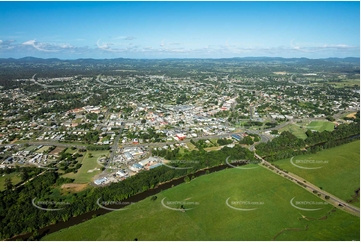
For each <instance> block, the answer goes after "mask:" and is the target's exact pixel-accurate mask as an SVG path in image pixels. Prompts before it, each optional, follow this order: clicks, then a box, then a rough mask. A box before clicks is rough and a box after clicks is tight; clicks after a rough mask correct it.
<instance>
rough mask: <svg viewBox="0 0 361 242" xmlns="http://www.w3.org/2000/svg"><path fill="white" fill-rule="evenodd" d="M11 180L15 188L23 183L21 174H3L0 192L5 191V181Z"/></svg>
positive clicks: (0, 179)
mask: <svg viewBox="0 0 361 242" xmlns="http://www.w3.org/2000/svg"><path fill="white" fill-rule="evenodd" d="M8 178H10V179H11V183H12V184H13V186H16V185H17V184H18V183H20V182H21V177H20V173H19V172H13V173H10V174H2V175H0V191H3V190H5V180H6V179H8Z"/></svg>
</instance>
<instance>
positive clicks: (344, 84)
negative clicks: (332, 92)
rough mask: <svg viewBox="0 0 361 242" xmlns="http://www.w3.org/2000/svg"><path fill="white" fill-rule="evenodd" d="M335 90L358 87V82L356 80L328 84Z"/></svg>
mask: <svg viewBox="0 0 361 242" xmlns="http://www.w3.org/2000/svg"><path fill="white" fill-rule="evenodd" d="M329 84H331V85H333V86H334V87H335V88H342V87H349V86H355V85H356V86H360V80H358V79H346V80H343V81H341V82H329Z"/></svg>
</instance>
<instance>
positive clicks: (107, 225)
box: [43, 164, 360, 241]
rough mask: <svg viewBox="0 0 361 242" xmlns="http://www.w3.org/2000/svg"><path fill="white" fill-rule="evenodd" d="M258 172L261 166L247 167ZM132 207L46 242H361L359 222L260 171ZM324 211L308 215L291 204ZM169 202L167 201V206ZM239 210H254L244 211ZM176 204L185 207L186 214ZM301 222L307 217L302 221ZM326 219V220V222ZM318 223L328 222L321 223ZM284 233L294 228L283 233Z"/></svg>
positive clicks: (199, 183) (227, 173)
mask: <svg viewBox="0 0 361 242" xmlns="http://www.w3.org/2000/svg"><path fill="white" fill-rule="evenodd" d="M248 166H257V165H253V164H252V165H248ZM157 197H158V198H157V200H155V201H151V200H150V198H147V199H145V200H143V201H140V202H138V203H136V204H132V205H130V206H129V207H128V209H127V210H121V211H114V212H111V213H109V214H106V215H103V216H99V217H97V218H94V219H91V220H89V221H86V222H84V223H82V224H79V225H75V226H73V227H70V228H67V229H64V230H61V231H59V232H56V233H53V234H50V235H48V236H45V237H44V238H43V240H135V239H138V240H246V241H247V240H273V239H275V240H359V237H360V229H359V228H360V219H359V218H358V217H355V216H352V215H350V214H348V213H345V212H343V211H341V210H338V209H335V212H331V210H332V209H333V207H332V206H331V205H329V204H324V202H323V201H322V200H320V199H319V198H318V197H317V196H315V195H313V194H312V193H310V192H307V191H306V190H304V189H303V188H301V187H299V186H298V185H296V184H294V183H292V182H291V181H289V180H287V179H285V178H283V177H281V176H279V175H277V174H275V173H273V172H270V171H269V170H267V169H265V168H263V167H260V166H259V167H258V168H256V169H248V170H242V169H236V168H234V169H227V170H223V171H219V172H216V173H212V174H209V175H205V176H202V177H198V178H196V179H194V180H192V181H191V182H190V183H187V184H181V185H179V186H176V187H174V188H172V189H168V190H166V191H163V192H161V193H159V194H157ZM292 198H294V201H293V204H295V205H296V204H298V203H300V202H301V203H302V202H317V203H319V204H318V205H314V204H313V205H297V206H299V207H302V208H314V209H316V208H320V210H317V211H303V210H299V209H296V208H295V207H293V206H292V205H291V204H290V201H291V200H292ZM163 199H164V200H163ZM227 199H229V200H228V205H231V206H232V207H233V208H238V209H254V208H255V210H252V211H240V210H236V209H233V208H231V207H229V206H228V205H227V204H226V201H227ZM162 201H163V202H164V204H165V205H166V206H168V207H171V208H179V207H180V205H179V204H178V205H176V203H177V202H183V203H186V204H185V205H184V207H185V209H191V210H187V211H185V212H181V211H174V210H170V209H168V208H166V207H164V206H163V205H162ZM302 216H306V217H305V218H302ZM325 216H327V217H325ZM319 218H323V219H321V220H319ZM285 228H292V229H295V230H289V231H286V232H284V233H281V234H280V232H282V230H283V229H285Z"/></svg>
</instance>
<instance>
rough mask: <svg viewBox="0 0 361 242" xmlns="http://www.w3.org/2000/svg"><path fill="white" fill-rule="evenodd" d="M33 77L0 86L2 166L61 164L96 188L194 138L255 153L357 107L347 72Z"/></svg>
mask: <svg viewBox="0 0 361 242" xmlns="http://www.w3.org/2000/svg"><path fill="white" fill-rule="evenodd" d="M117 71H118V70H117ZM38 76H39V75H38V74H33V75H32V76H30V77H29V78H28V79H26V78H22V79H15V80H14V82H16V84H17V87H16V88H11V89H5V88H3V89H1V92H0V98H1V100H2V102H1V103H0V106H1V117H2V118H1V127H0V144H1V152H0V156H1V158H2V161H1V165H0V167H1V168H5V167H8V168H11V167H15V166H26V165H32V166H37V167H39V168H42V169H58V171H59V172H61V174H64V176H65V177H69V178H75V181H76V182H79V183H84V182H91V183H92V184H93V185H105V184H108V183H111V182H120V181H122V180H124V179H126V178H128V177H130V176H133V175H135V174H137V173H138V172H139V171H141V170H149V169H153V168H155V167H157V166H159V165H162V164H166V163H167V162H169V159H167V158H169V157H166V155H164V154H165V153H164V152H165V151H169V152H171V151H174V149H180V150H181V151H182V152H184V151H186V152H187V151H192V150H193V149H197V147H196V146H195V145H194V143H195V142H198V141H199V140H204V141H205V146H204V147H205V148H206V150H208V151H210V150H216V149H220V148H222V146H223V145H224V144H223V145H220V143H222V142H217V141H218V140H220V139H221V140H222V139H227V140H228V141H229V142H228V143H227V144H226V145H230V143H241V144H242V145H243V146H245V147H248V148H249V149H250V150H254V143H256V144H257V143H259V142H268V141H270V140H272V139H273V138H274V137H277V136H278V135H279V133H281V132H282V131H284V130H288V131H291V132H292V133H294V134H295V135H296V136H297V137H299V138H305V137H306V134H305V133H306V131H307V130H311V131H312V130H317V125H319V124H325V127H326V128H325V129H326V130H329V131H331V130H333V129H334V127H336V126H337V125H339V124H341V123H350V122H353V121H352V118H347V117H349V116H347V117H346V115H348V114H351V116H350V117H352V113H356V112H357V111H358V110H359V109H360V100H359V82H358V80H357V79H355V80H354V81H352V80H350V77H349V76H347V75H345V74H337V75H333V74H325V73H324V72H314V73H288V72H285V71H284V72H280V71H278V72H277V71H274V72H271V73H267V74H265V75H264V76H257V77H249V76H248V75H247V76H242V75H240V74H237V75H229V74H223V75H222V74H220V73H218V72H215V73H212V72H208V73H207V74H206V75H205V74H202V75H198V74H197V75H194V74H190V75H189V76H187V75H185V76H184V77H171V76H167V75H166V74H157V75H154V74H141V73H139V74H138V73H137V72H134V71H132V70H123V71H122V75H121V76H117V75H114V74H113V75H102V74H99V75H95V76H85V75H84V76H81V75H76V76H70V77H56V78H47V77H38ZM344 117H346V118H344ZM314 124H317V125H316V126H315V125H314ZM162 151H164V152H162ZM161 154H163V155H161ZM76 173H77V174H76ZM83 173H86V175H82V174H83ZM79 177H81V178H79ZM84 177H85V178H84Z"/></svg>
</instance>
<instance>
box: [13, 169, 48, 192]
mask: <svg viewBox="0 0 361 242" xmlns="http://www.w3.org/2000/svg"><path fill="white" fill-rule="evenodd" d="M45 172H46V170H44V171H43V172H41V173H39V174H37V175H36V176H34V177H32V178H30V179H29V180H27V181H25V182H23V183H21V184H20V185H18V186H17V187H14V188H13V190H15V189H18V188H19V187H21V186H24V185H25V184H26V183H28V182H30V181H32V180H34V179H35V178H36V177H38V176H41V175H42V174H44V173H45Z"/></svg>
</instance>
